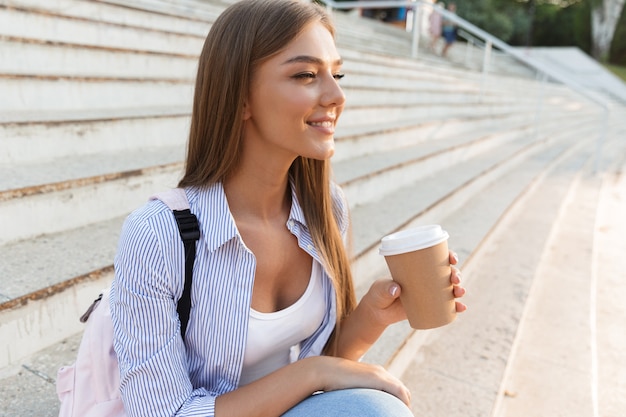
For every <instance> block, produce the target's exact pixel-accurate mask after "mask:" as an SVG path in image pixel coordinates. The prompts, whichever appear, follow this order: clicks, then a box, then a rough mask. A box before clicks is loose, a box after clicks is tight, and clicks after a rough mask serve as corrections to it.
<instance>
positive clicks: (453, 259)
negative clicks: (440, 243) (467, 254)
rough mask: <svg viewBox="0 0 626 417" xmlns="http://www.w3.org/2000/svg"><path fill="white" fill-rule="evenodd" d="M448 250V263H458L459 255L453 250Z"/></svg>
mask: <svg viewBox="0 0 626 417" xmlns="http://www.w3.org/2000/svg"><path fill="white" fill-rule="evenodd" d="M449 252H450V255H449V258H450V265H456V264H458V263H459V255H457V253H456V252H454V251H449Z"/></svg>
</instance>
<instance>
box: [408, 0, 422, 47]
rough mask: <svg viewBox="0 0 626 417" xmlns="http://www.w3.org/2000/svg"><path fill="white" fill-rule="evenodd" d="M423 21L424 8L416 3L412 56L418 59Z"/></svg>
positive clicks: (414, 8)
mask: <svg viewBox="0 0 626 417" xmlns="http://www.w3.org/2000/svg"><path fill="white" fill-rule="evenodd" d="M421 20H422V6H421V4H420V3H417V2H416V3H415V7H413V27H412V29H413V40H412V43H411V56H412V57H413V58H417V54H418V50H419V43H420V31H421Z"/></svg>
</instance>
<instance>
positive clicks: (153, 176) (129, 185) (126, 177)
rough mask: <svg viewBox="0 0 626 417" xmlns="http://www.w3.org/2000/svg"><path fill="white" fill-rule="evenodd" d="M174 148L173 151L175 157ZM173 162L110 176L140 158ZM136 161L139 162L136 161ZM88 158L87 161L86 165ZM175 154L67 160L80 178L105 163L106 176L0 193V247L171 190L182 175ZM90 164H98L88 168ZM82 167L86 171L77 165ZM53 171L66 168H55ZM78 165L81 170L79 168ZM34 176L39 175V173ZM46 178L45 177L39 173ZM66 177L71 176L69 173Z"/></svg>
mask: <svg viewBox="0 0 626 417" xmlns="http://www.w3.org/2000/svg"><path fill="white" fill-rule="evenodd" d="M179 151H180V149H179V148H176V149H173V150H172V152H177V153H178V152H179ZM144 157H145V159H144V160H147V159H149V158H154V159H164V158H170V157H173V158H172V159H176V161H174V162H171V163H164V164H160V165H148V164H146V165H145V166H144V167H139V168H137V169H131V170H127V171H114V170H111V169H110V167H111V166H115V164H117V163H119V162H121V163H122V165H124V166H128V165H129V162H128V161H124V159H125V158H128V159H129V160H130V161H131V162H132V163H134V162H135V161H136V160H139V161H141V159H142V158H144ZM138 158H139V159H138ZM89 159H91V161H90V160H89ZM179 161H180V159H179V158H176V154H172V153H171V152H170V153H169V154H168V150H167V149H163V150H158V151H156V152H152V153H150V152H148V151H146V152H143V153H142V154H141V155H138V154H133V155H130V154H129V155H124V156H120V155H111V156H110V157H109V158H106V156H105V155H100V156H97V157H94V158H83V159H81V160H78V161H73V160H72V161H68V165H69V166H68V167H67V168H72V169H78V170H79V171H80V172H81V173H82V174H83V175H84V174H85V170H86V169H87V168H94V169H96V170H97V169H98V168H99V167H101V166H103V165H101V164H104V163H108V164H110V165H109V166H107V167H106V169H105V170H106V171H107V173H106V174H96V175H93V176H90V177H85V176H83V177H80V178H73V179H70V180H65V181H58V182H54V183H45V185H36V186H32V187H24V188H20V189H13V190H8V191H5V192H2V193H0V202H1V206H0V208H1V210H2V216H1V220H0V221H1V223H2V230H3V233H2V236H0V244H6V243H9V242H12V241H19V240H23V239H32V238H34V237H35V236H38V235H42V234H53V233H58V232H62V231H64V230H68V229H72V228H76V227H81V226H84V225H88V224H91V223H97V222H100V221H103V220H106V219H111V218H115V217H118V216H121V215H124V214H127V213H129V212H130V211H131V210H132V209H133V208H134V207H137V205H138V204H141V203H142V202H143V201H145V196H147V195H151V194H153V193H155V192H157V191H159V190H161V189H163V188H164V187H165V188H168V187H172V188H173V187H175V186H176V184H177V183H178V180H179V179H180V177H181V175H182V163H181V162H179ZM89 162H94V163H95V164H97V165H90V164H89ZM83 164H85V165H86V166H82V165H83ZM52 165H53V166H54V168H57V167H58V168H61V169H63V168H66V167H63V166H59V165H58V164H57V163H54V164H52ZM79 165H80V166H79ZM39 173H43V172H42V171H39ZM43 174H45V173H43ZM69 175H70V176H71V175H72V173H69Z"/></svg>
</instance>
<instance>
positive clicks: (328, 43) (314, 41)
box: [274, 22, 340, 63]
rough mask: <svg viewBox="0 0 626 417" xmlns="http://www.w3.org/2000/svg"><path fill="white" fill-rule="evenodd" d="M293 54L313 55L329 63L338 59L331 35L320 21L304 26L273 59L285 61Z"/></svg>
mask: <svg viewBox="0 0 626 417" xmlns="http://www.w3.org/2000/svg"><path fill="white" fill-rule="evenodd" d="M295 56H310V57H315V58H318V59H320V60H322V61H325V62H329V63H331V62H336V61H338V60H339V59H340V57H339V52H338V51H337V47H336V46H335V40H334V38H333V35H332V34H331V33H330V31H329V30H328V29H327V28H326V27H325V26H324V25H323V24H322V23H321V22H315V23H311V24H309V25H307V26H305V27H304V29H303V30H302V32H300V33H299V34H298V36H297V37H296V38H294V39H293V40H292V41H291V42H289V43H288V44H287V46H286V47H285V48H284V49H283V50H282V51H280V52H279V53H278V54H277V55H276V56H275V57H274V60H275V61H279V62H281V63H287V61H290V60H291V59H292V58H293V57H295Z"/></svg>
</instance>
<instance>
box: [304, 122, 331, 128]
mask: <svg viewBox="0 0 626 417" xmlns="http://www.w3.org/2000/svg"><path fill="white" fill-rule="evenodd" d="M307 124H308V125H310V126H315V127H324V128H327V129H330V128H332V127H333V126H334V125H335V123H334V121H332V120H325V121H323V122H307Z"/></svg>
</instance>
